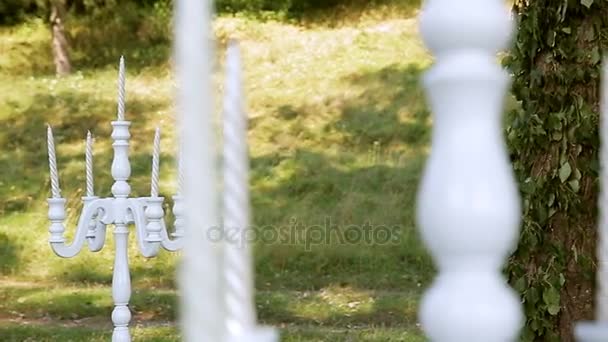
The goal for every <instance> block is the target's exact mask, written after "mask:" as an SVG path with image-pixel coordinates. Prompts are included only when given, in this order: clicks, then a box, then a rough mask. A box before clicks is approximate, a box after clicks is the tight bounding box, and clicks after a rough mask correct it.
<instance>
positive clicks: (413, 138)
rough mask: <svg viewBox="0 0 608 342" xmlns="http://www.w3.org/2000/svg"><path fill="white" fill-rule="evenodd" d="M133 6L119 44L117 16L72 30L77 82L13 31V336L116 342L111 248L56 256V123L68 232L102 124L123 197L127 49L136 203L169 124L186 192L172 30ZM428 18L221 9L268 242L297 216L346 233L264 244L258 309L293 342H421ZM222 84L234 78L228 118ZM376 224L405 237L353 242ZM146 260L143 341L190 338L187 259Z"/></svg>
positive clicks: (137, 281) (0, 319)
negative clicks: (182, 282) (120, 168)
mask: <svg viewBox="0 0 608 342" xmlns="http://www.w3.org/2000/svg"><path fill="white" fill-rule="evenodd" d="M391 8H392V7H391ZM125 13H127V14H125V15H126V17H121V16H117V17H116V18H114V19H113V21H110V22H108V23H107V27H112V28H115V30H105V29H104V30H103V34H102V33H101V32H102V30H101V29H100V28H99V27H96V26H95V25H93V23H96V22H97V23H98V22H100V20H101V19H100V18H101V17H100V18H89V19H86V18H80V19H77V20H76V19H74V20H73V21H72V22H71V23H70V24H71V25H70V26H69V28H70V32H71V36H72V42H73V46H74V51H73V56H74V66H75V69H76V72H75V73H74V74H73V75H71V76H69V77H66V78H61V79H58V78H55V77H54V76H53V75H52V65H51V63H50V61H51V60H50V52H49V51H48V33H47V31H46V29H45V27H44V26H43V24H42V23H41V22H40V21H36V20H33V21H30V22H28V23H25V24H21V25H18V26H13V27H6V28H0V51H2V52H3V53H2V54H0V70H2V71H3V72H0V148H1V149H2V154H1V155H0V169H2V174H3V177H2V179H0V336H2V338H1V339H2V340H3V341H56V340H61V341H102V340H104V341H105V340H108V338H109V332H110V320H109V316H110V312H111V308H112V302H111V296H110V284H111V277H112V269H111V267H112V261H113V254H112V248H113V238H112V236H111V234H109V236H108V245H107V246H106V247H105V248H104V250H103V251H102V252H100V253H91V252H89V251H87V250H85V251H82V252H81V253H80V254H79V255H78V256H77V257H75V258H73V259H61V258H59V257H56V256H55V255H54V254H53V253H52V251H51V250H50V248H49V246H48V243H47V239H48V221H47V220H46V214H47V213H46V211H47V206H46V202H45V198H46V197H47V196H48V192H49V190H48V189H49V181H48V165H47V159H46V136H45V124H46V123H50V124H51V125H52V126H53V128H54V132H55V138H56V143H55V144H56V147H57V153H58V164H59V168H60V176H61V180H60V182H61V187H62V191H63V194H64V195H65V196H67V197H68V202H69V207H70V209H69V211H68V216H69V225H68V232H69V234H68V235H70V234H72V233H73V227H74V223H75V220H76V218H77V215H78V212H79V210H80V206H81V204H80V196H82V194H83V187H84V172H83V168H84V165H83V161H84V155H83V154H84V153H83V152H84V137H85V135H86V131H87V130H88V129H91V130H92V132H93V133H94V135H95V137H96V144H95V173H96V189H97V191H98V193H99V195H101V196H107V195H109V193H110V191H109V190H110V186H111V184H112V179H111V176H110V173H109V171H110V164H111V158H112V149H111V145H110V139H109V134H110V132H111V127H110V125H109V122H110V120H112V119H113V118H114V116H115V112H116V104H115V96H116V87H115V77H116V65H115V64H116V62H117V60H118V57H119V55H120V54H124V55H125V56H127V68H128V83H127V97H128V104H127V118H128V119H129V120H131V121H132V122H133V123H132V127H131V134H132V145H131V147H132V150H131V156H130V159H131V162H132V178H131V185H132V188H133V195H136V196H145V195H146V194H147V192H148V191H149V173H150V164H151V157H150V150H151V147H152V144H151V143H152V138H153V130H154V127H155V126H156V125H160V126H161V128H162V129H163V142H162V146H163V155H162V158H161V165H162V166H161V175H162V184H161V195H164V196H165V197H167V198H170V195H171V194H172V192H173V190H174V188H175V180H174V178H175V177H174V176H175V163H174V158H173V156H174V151H175V132H174V114H175V110H174V105H173V95H174V81H173V79H172V72H171V67H170V62H169V57H170V51H171V50H170V49H171V48H170V40H171V39H170V37H169V36H167V32H169V31H168V29H167V27H168V26H167V25H166V24H163V23H162V22H161V23H160V24H159V23H157V22H155V21H154V20H151V19H150V20H144V21H142V20H141V18H142V17H145V15H143V14H129V13H128V12H125ZM413 14H414V13H413V12H411V10H408V11H406V12H404V11H397V10H394V9H389V8H384V9H380V10H376V11H371V10H370V11H365V12H363V13H359V14H357V16H356V17H354V16H350V17H349V16H342V18H347V19H348V20H336V18H332V17H331V16H329V17H327V18H318V19H317V20H314V21H304V22H300V23H296V22H289V21H277V20H260V19H251V18H247V17H244V16H220V17H219V18H218V19H217V20H216V21H215V23H214V30H215V32H216V34H217V36H218V38H219V39H218V42H219V46H218V49H217V54H218V61H219V63H218V66H220V69H219V70H221V64H222V60H223V49H224V47H225V42H226V41H227V39H228V38H237V39H239V40H240V42H241V45H242V51H243V58H244V65H245V87H246V92H247V96H248V103H247V107H248V111H249V115H250V130H249V141H250V154H251V191H252V205H253V216H254V224H255V226H256V227H258V232H260V233H261V232H263V231H264V230H265V229H266V230H269V229H270V228H269V227H273V229H274V230H279V231H280V232H289V227H291V226H293V222H298V223H299V225H298V226H297V227H298V228H297V231H298V234H301V235H299V236H304V237H305V236H306V234H307V232H308V234H311V232H313V231H314V229H315V228H313V227H314V226H315V225H324V224H325V222H327V220H330V221H331V223H332V227H334V230H333V233H332V234H334V235H332V238H331V239H330V241H329V244H325V243H323V244H321V243H312V242H314V241H310V240H309V241H308V242H306V241H296V242H295V243H290V242H286V241H266V242H258V243H257V244H256V246H255V247H256V248H255V257H256V287H257V289H258V294H257V297H256V303H257V308H258V313H259V317H260V320H261V321H262V322H264V323H267V324H271V325H274V326H277V327H279V328H280V329H281V333H282V336H283V340H284V341H422V340H423V338H422V337H421V336H422V335H421V331H420V328H419V327H418V325H417V319H416V307H417V303H418V300H419V297H420V294H421V289H422V288H423V287H424V286H426V285H428V283H429V281H430V279H431V278H432V276H433V273H434V271H433V267H432V265H431V261H430V258H429V257H428V255H427V254H426V252H425V251H424V249H423V247H422V244H421V242H420V241H419V238H418V235H417V233H416V230H415V227H414V200H415V192H416V188H417V183H418V180H419V177H420V174H421V171H422V167H423V165H424V160H425V157H426V155H427V153H428V146H429V140H430V125H431V120H430V117H429V111H428V109H427V106H426V104H425V103H424V96H423V92H422V89H421V87H420V84H419V82H420V77H421V74H422V73H423V72H424V70H425V69H426V68H427V67H428V66H429V64H430V63H431V59H430V58H429V56H428V55H427V53H426V52H425V50H424V49H423V47H422V43H421V41H420V39H419V37H418V34H417V31H416V28H417V23H416V21H415V19H414V17H413ZM100 16H102V17H103V14H100ZM148 19H149V18H148ZM87 20H89V21H87ZM107 32H108V33H107ZM106 33H107V34H106ZM221 79H222V72H221V71H220V72H218V73H217V75H215V80H216V81H217V89H218V96H217V98H216V107H218V108H219V104H220V99H221V97H220V96H219V95H220V94H221V89H222V86H221V82H220V80H221ZM218 120H219V117H218ZM171 206H172V203H167V204H166V208H165V209H166V210H167V211H168V212H169V214H170V208H171ZM366 222H369V224H370V225H372V226H374V227H378V226H387V227H391V228H393V227H397V228H395V230H394V234H395V235H394V236H396V240H395V241H394V243H385V244H379V243H375V244H374V243H366V242H357V243H347V242H345V243H340V242H339V241H338V239H337V236H341V235H342V234H346V233H347V232H348V229H349V226H351V225H359V226H361V225H363V224H365V223H366ZM264 227H265V228H264ZM70 236H71V235H70ZM85 249H86V248H85ZM130 251H131V253H130V261H131V275H132V279H133V290H134V294H133V298H132V302H131V304H132V306H131V308H132V309H133V312H134V318H133V321H134V326H135V329H134V333H133V335H134V338H135V340H140V341H173V340H176V341H177V340H178V339H179V335H178V333H177V328H176V326H175V320H176V312H177V311H178V308H177V305H176V303H177V299H176V292H175V288H176V285H175V281H174V278H175V277H174V275H175V274H174V273H175V264H176V261H177V260H178V256H175V255H171V254H169V253H161V254H160V256H159V257H157V258H154V259H150V260H147V259H145V258H143V257H141V256H138V255H137V252H136V249H135V244H134V243H131V249H130ZM58 336H59V337H58Z"/></svg>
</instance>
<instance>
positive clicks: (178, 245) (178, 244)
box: [137, 197, 184, 252]
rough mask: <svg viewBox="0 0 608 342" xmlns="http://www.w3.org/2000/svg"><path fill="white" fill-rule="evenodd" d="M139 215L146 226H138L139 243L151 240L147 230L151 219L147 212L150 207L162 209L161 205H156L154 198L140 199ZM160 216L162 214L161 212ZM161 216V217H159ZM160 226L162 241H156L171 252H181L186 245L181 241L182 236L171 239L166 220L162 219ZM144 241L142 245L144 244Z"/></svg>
mask: <svg viewBox="0 0 608 342" xmlns="http://www.w3.org/2000/svg"><path fill="white" fill-rule="evenodd" d="M137 201H138V207H139V209H138V213H140V214H139V215H138V216H141V217H139V218H138V219H139V220H142V222H143V223H144V224H137V226H138V228H137V236H138V241H141V240H142V238H143V240H148V241H149V240H150V239H149V238H148V233H149V229H146V227H148V224H149V223H150V221H151V220H149V218H148V217H147V216H146V210H148V207H149V206H150V205H157V206H159V207H160V204H158V203H155V202H156V201H155V200H154V199H153V198H150V197H142V198H138V199H137ZM160 210H162V207H160ZM159 214H160V212H159ZM159 216H160V215H159ZM158 224H159V225H160V231H159V232H158V234H159V235H160V239H158V240H156V241H158V242H159V243H160V245H161V246H162V247H163V248H164V249H166V250H168V251H171V252H176V251H179V250H181V249H182V248H183V246H184V243H183V240H182V239H181V235H180V234H176V235H175V234H174V235H175V237H174V238H173V239H171V238H170V237H169V233H168V231H167V225H166V224H165V220H164V219H162V218H161V219H160V220H159V221H158ZM143 242H145V241H142V242H141V243H142V244H143ZM158 242H154V243H158ZM147 244H150V242H147Z"/></svg>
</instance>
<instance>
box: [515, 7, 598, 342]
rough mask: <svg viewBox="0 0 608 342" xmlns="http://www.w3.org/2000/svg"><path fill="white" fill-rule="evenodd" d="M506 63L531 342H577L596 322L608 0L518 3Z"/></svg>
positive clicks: (519, 263) (519, 280) (518, 275)
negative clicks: (578, 330)
mask: <svg viewBox="0 0 608 342" xmlns="http://www.w3.org/2000/svg"><path fill="white" fill-rule="evenodd" d="M514 10H515V12H516V14H517V17H518V26H519V30H518V33H517V38H516V42H515V47H514V48H513V50H512V52H511V54H510V56H509V57H507V58H506V59H505V63H506V64H507V65H508V66H509V67H510V68H511V70H512V71H513V73H514V84H513V93H514V95H515V96H516V98H517V99H518V100H519V101H521V105H522V109H521V111H515V112H513V113H511V115H510V117H509V123H508V128H507V136H508V144H509V147H510V150H511V153H512V159H513V165H514V168H515V172H516V174H517V177H518V180H519V183H520V189H521V193H522V195H523V210H524V222H523V223H524V224H523V230H522V232H521V240H520V243H519V246H518V249H517V251H516V252H515V253H514V255H513V256H512V258H511V262H510V264H509V268H508V272H509V275H510V280H511V282H512V283H513V284H514V286H515V288H516V289H517V290H518V291H519V292H520V293H521V295H522V299H523V303H524V307H525V314H526V318H527V321H526V328H525V330H524V332H523V340H524V341H533V340H543V341H562V340H563V341H569V340H571V334H572V324H574V323H575V322H576V321H579V320H581V319H590V318H591V317H590V316H591V310H590V309H591V306H592V298H591V294H592V292H593V273H594V262H593V260H594V254H595V253H594V251H595V222H596V216H597V215H596V210H595V207H596V198H597V195H596V194H597V191H598V186H597V178H598V162H597V151H598V148H599V146H598V105H599V99H598V93H599V85H600V60H601V51H602V50H603V49H604V48H605V47H606V42H607V36H606V28H607V27H608V21H607V18H608V16H607V14H608V2H606V1H603V0H602V1H597V0H596V1H595V2H594V1H592V0H591V1H579V0H576V1H574V0H570V1H559V2H556V1H518V2H516V3H515V5H514Z"/></svg>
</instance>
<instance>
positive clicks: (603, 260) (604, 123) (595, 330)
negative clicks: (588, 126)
mask: <svg viewBox="0 0 608 342" xmlns="http://www.w3.org/2000/svg"><path fill="white" fill-rule="evenodd" d="M602 69H603V72H602V98H601V100H602V104H601V113H600V152H599V159H600V166H601V171H600V195H599V199H598V200H599V203H598V207H599V222H598V229H597V239H598V241H597V259H598V260H597V275H596V276H597V287H596V289H595V291H596V302H595V312H596V317H595V319H596V321H595V322H582V323H579V324H577V325H576V327H575V331H574V334H575V336H576V339H577V340H578V341H580V342H605V341H608V208H607V205H608V190H607V187H608V85H607V84H606V82H608V59H604V63H603V67H602Z"/></svg>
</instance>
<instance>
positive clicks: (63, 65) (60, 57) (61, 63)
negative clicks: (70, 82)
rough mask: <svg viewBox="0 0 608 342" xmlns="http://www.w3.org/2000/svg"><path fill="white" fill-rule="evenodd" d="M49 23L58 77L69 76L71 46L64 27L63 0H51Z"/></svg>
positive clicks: (70, 69)
mask: <svg viewBox="0 0 608 342" xmlns="http://www.w3.org/2000/svg"><path fill="white" fill-rule="evenodd" d="M49 8H50V12H51V14H50V17H49V22H50V26H51V33H52V37H53V38H52V47H53V63H54V64H55V72H56V74H57V75H58V76H65V75H68V74H69V73H70V72H71V71H72V65H71V63H70V55H69V45H68V40H67V38H66V35H65V28H64V26H63V23H64V18H65V3H64V2H63V0H50V3H49Z"/></svg>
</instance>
